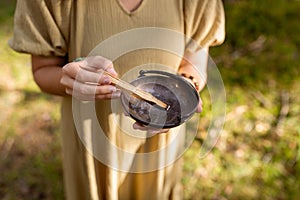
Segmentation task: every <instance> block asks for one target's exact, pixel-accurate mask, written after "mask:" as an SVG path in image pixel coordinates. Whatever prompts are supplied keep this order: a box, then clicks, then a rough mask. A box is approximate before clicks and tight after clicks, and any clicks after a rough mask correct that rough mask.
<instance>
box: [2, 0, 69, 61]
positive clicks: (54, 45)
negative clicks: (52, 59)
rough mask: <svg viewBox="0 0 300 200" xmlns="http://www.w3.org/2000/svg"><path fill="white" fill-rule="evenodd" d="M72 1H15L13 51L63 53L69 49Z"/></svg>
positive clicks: (10, 43)
mask: <svg viewBox="0 0 300 200" xmlns="http://www.w3.org/2000/svg"><path fill="white" fill-rule="evenodd" d="M71 2H72V1H71V0H38V1H37V0H19V1H17V6H16V11H15V18H14V32H13V37H12V38H11V39H10V40H9V42H8V43H9V46H10V47H11V48H12V49H14V50H15V51H18V52H21V53H29V54H33V55H40V56H65V55H66V54H67V49H68V37H69V21H70V9H71Z"/></svg>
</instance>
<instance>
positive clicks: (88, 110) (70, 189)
mask: <svg viewBox="0 0 300 200" xmlns="http://www.w3.org/2000/svg"><path fill="white" fill-rule="evenodd" d="M144 27H159V28H164V29H170V30H174V31H175V32H177V33H182V34H184V35H186V36H187V37H188V38H189V37H191V38H192V39H194V40H195V41H196V43H193V42H191V40H190V39H183V40H182V41H181V40H178V41H176V40H175V39H174V38H176V37H174V38H173V39H172V35H170V36H165V38H159V37H156V36H155V35H154V36H153V38H150V40H149V38H145V39H147V40H149V41H151V39H152V40H153V41H156V40H159V43H162V44H164V43H174V44H175V46H174V47H175V48H177V47H178V49H179V50H178V51H177V52H180V53H179V54H176V53H174V52H170V51H169V52H168V51H165V50H161V49H151V48H149V49H148V48H147V49H140V50H132V49H131V48H130V46H134V45H137V44H135V42H136V41H138V38H135V37H136V35H130V34H128V40H123V41H121V42H120V41H118V40H113V39H111V36H115V35H116V34H119V33H124V32H125V31H129V30H132V29H135V28H144ZM135 39H136V40H135ZM107 40H108V41H109V42H108V43H107V44H105V45H103V46H101V44H103V43H105V41H107ZM223 40H224V13H223V7H222V2H221V1H220V0H163V1H162V0H143V2H142V3H141V5H140V6H139V7H138V8H137V9H136V10H135V11H133V12H127V11H126V10H125V9H124V8H123V7H122V6H121V4H120V3H119V2H118V0H88V1H87V0H77V1H75V0H39V1H36V0H19V1H18V3H17V9H16V13H15V26H14V35H13V37H12V39H11V40H10V41H9V44H10V46H11V47H12V48H13V49H15V50H16V51H19V52H24V53H29V54H33V55H42V56H65V57H67V59H68V60H69V61H72V60H74V59H75V58H78V57H86V56H89V55H101V56H105V57H107V58H109V59H113V64H114V67H115V68H116V71H117V72H118V74H119V76H120V77H123V78H124V79H125V80H128V81H130V80H132V79H134V78H136V76H137V74H138V71H139V69H143V68H147V69H157V68H160V66H161V69H164V70H167V71H173V72H175V71H176V70H177V68H178V66H179V64H180V62H181V58H182V56H183V54H184V51H186V50H187V49H188V48H189V50H190V51H197V50H199V49H201V47H209V46H213V45H217V44H220V43H221V42H222V41H223ZM156 42H157V41H156ZM98 44H100V46H101V48H100V49H96V50H95V47H96V46H97V45H98ZM126 45H129V47H128V48H129V49H131V51H128V52H125V53H124V54H122V55H119V56H117V57H116V56H114V54H115V53H116V49H118V48H119V47H120V48H121V46H122V48H125V47H127V46H126ZM91 52H92V54H91ZM153 63H154V64H153ZM155 63H158V64H159V67H157V64H155ZM164 66H166V67H165V68H164ZM129 72H130V73H129ZM45 76H47V74H45ZM61 111H62V121H61V126H62V150H63V162H64V181H65V191H66V197H67V199H70V200H76V199H78V200H79V199H80V200H82V199H111V200H118V199H160V200H164V199H181V198H182V188H181V184H180V179H181V165H182V160H181V159H178V158H179V157H180V155H181V153H182V152H183V150H184V148H185V133H184V132H185V131H184V129H185V126H184V125H182V126H179V127H177V128H174V129H172V130H171V131H170V132H169V133H166V134H159V135H156V136H152V137H147V135H146V134H145V133H144V132H142V131H136V130H134V129H133V128H132V124H133V122H134V121H133V120H132V119H131V118H129V117H128V116H125V115H124V114H123V111H122V107H121V105H120V102H119V101H98V102H80V101H77V100H74V99H72V98H71V97H65V98H63V100H62V110H61ZM95 116H96V117H95ZM74 120H75V122H76V123H75V122H74ZM101 134H102V136H105V138H106V139H107V140H103V137H100V139H99V140H97V139H98V137H99V136H101ZM101 138H102V139H101ZM105 141H106V142H107V141H109V145H111V146H113V147H117V148H119V149H121V150H122V151H123V153H122V151H121V152H118V153H117V154H115V152H113V151H111V150H110V148H107V146H105V145H107V144H106V143H105ZM169 146H171V148H167V147H169ZM103 147H104V148H105V149H103ZM124 152H125V153H124ZM128 152H129V154H130V156H128V155H127V153H128ZM153 152H159V153H158V154H157V157H155V158H154V157H149V158H148V157H147V158H143V159H140V158H139V157H138V156H135V154H136V155H141V154H143V153H144V154H149V153H153ZM104 153H105V155H103V154H104ZM175 160H176V161H175ZM158 161H159V162H158ZM170 161H174V162H170ZM156 165H157V166H156ZM161 166H164V167H161ZM165 166H167V167H165ZM145 169H150V170H149V171H147V170H146V171H147V172H146V171H145ZM132 172H143V173H132Z"/></svg>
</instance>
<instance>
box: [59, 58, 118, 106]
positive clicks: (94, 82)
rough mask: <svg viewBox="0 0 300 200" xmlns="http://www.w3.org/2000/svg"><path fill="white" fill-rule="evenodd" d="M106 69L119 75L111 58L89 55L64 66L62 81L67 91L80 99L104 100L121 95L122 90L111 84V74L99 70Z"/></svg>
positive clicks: (114, 74) (113, 74)
mask: <svg viewBox="0 0 300 200" xmlns="http://www.w3.org/2000/svg"><path fill="white" fill-rule="evenodd" d="M100 69H102V70H105V71H107V72H109V73H110V74H111V75H112V76H115V77H117V76H118V74H117V72H116V71H115V69H114V67H113V64H112V62H111V61H110V60H108V59H106V58H104V57H101V56H95V57H87V58H85V59H84V60H82V61H78V62H71V63H68V64H66V65H65V66H64V67H63V68H62V77H61V80H60V83H61V84H62V85H64V86H65V92H66V93H67V94H69V95H73V96H75V97H76V98H78V99H80V100H104V99H113V98H118V97H120V91H119V90H117V88H116V87H115V86H114V85H112V84H111V80H110V78H109V76H106V75H104V74H103V73H101V72H99V70H100Z"/></svg>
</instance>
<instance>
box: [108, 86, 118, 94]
mask: <svg viewBox="0 0 300 200" xmlns="http://www.w3.org/2000/svg"><path fill="white" fill-rule="evenodd" d="M109 91H110V92H112V93H113V92H116V91H117V88H116V87H114V86H111V87H109Z"/></svg>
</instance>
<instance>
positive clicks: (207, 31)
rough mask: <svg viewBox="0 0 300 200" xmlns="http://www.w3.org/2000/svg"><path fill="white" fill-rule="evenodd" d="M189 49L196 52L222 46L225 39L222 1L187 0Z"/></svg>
mask: <svg viewBox="0 0 300 200" xmlns="http://www.w3.org/2000/svg"><path fill="white" fill-rule="evenodd" d="M184 20H185V34H186V36H187V41H186V44H187V47H186V48H187V49H188V50H189V51H191V52H195V51H197V50H199V49H201V48H204V47H210V46H215V45H218V44H221V43H222V42H223V41H224V38H225V16H224V8H223V4H222V1H221V0H185V1H184Z"/></svg>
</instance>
